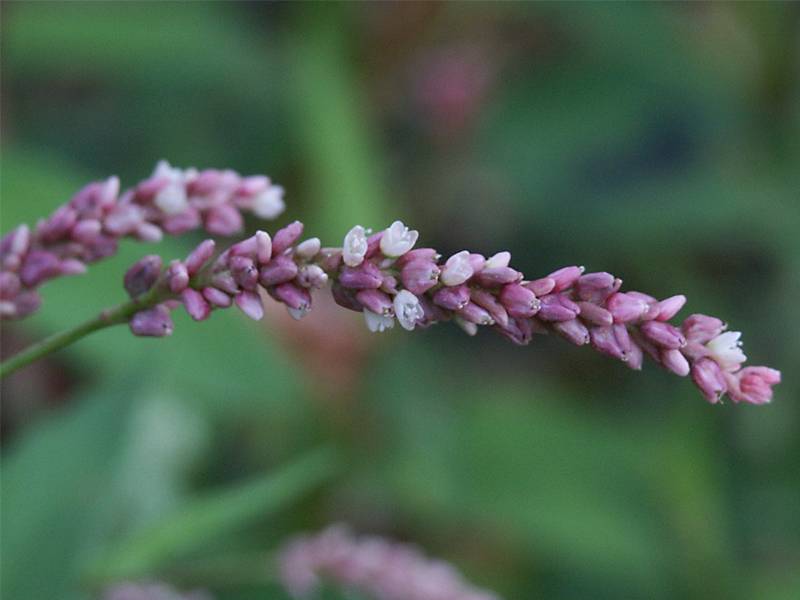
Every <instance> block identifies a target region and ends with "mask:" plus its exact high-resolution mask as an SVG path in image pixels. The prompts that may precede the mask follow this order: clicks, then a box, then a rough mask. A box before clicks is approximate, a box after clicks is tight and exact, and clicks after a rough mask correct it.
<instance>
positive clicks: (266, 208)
mask: <svg viewBox="0 0 800 600" xmlns="http://www.w3.org/2000/svg"><path fill="white" fill-rule="evenodd" d="M283 194H284V190H283V188H282V187H281V186H279V185H271V186H269V187H268V188H267V189H265V190H263V191H262V192H259V193H258V194H256V196H255V197H254V198H253V209H252V210H253V214H254V215H255V216H257V217H259V218H261V219H274V218H275V217H277V216H278V215H280V214H281V213H282V212H283V211H284V210H285V209H286V203H285V202H284V201H283Z"/></svg>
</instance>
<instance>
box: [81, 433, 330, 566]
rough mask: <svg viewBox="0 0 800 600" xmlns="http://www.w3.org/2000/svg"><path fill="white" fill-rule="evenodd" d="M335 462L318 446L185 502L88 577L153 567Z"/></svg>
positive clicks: (292, 492)
mask: <svg viewBox="0 0 800 600" xmlns="http://www.w3.org/2000/svg"><path fill="white" fill-rule="evenodd" d="M337 465H338V461H337V459H336V456H335V454H334V453H333V451H331V450H330V449H329V448H322V449H317V450H314V451H312V452H309V453H308V454H306V455H305V456H303V457H301V458H300V459H298V460H295V461H294V462H292V463H291V464H289V465H287V466H285V467H282V468H281V469H279V470H278V471H275V472H270V473H268V474H266V475H264V476H261V477H259V478H258V479H255V480H253V481H250V482H248V483H245V484H242V485H240V486H238V487H236V488H234V489H226V490H223V491H221V492H217V493H214V494H211V495H208V496H206V497H205V498H201V499H198V500H196V501H195V502H193V503H189V504H187V505H186V507H185V508H184V509H182V510H180V511H179V512H177V513H176V514H173V515H170V516H168V517H165V518H164V519H162V520H161V521H159V522H157V523H154V524H153V525H151V526H149V527H146V528H145V529H143V530H141V531H140V532H139V533H137V534H134V535H133V536H132V537H130V538H129V539H128V540H126V541H124V542H122V543H121V544H120V545H119V546H118V547H117V548H116V549H112V550H111V551H110V552H109V553H108V554H107V555H106V557H104V558H103V559H101V560H100V561H98V562H97V563H95V564H94V565H92V567H91V568H90V571H89V577H90V579H91V580H92V581H97V582H103V581H110V580H115V579H123V578H130V577H136V576H140V575H143V574H146V573H148V572H150V571H152V570H155V569H156V568H159V567H161V566H163V565H165V564H166V563H168V562H169V561H171V560H173V559H175V558H178V557H179V556H181V554H183V553H185V552H188V551H191V550H192V549H193V548H196V547H198V546H199V545H201V544H204V543H205V542H207V541H209V540H212V539H214V538H216V537H218V536H220V535H222V534H224V533H227V532H230V531H232V530H235V529H237V528H239V527H241V526H242V525H244V524H245V523H248V522H251V521H254V520H257V519H261V518H264V517H266V516H268V515H271V514H274V513H276V512H277V511H279V510H282V509H284V508H286V507H287V506H289V505H290V504H291V503H292V502H294V501H296V500H298V499H299V498H301V497H303V496H304V495H305V494H307V493H308V492H309V491H311V490H312V489H314V488H315V487H317V486H318V485H320V484H321V483H323V482H324V481H326V480H328V479H329V478H330V477H331V476H332V475H333V474H334V473H335V472H336V470H337Z"/></svg>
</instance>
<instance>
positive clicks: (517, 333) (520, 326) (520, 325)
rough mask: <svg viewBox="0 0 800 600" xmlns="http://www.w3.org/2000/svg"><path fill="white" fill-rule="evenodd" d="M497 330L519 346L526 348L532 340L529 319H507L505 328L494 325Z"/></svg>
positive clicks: (531, 328)
mask: <svg viewBox="0 0 800 600" xmlns="http://www.w3.org/2000/svg"><path fill="white" fill-rule="evenodd" d="M496 327H497V330H498V331H499V332H500V333H501V334H503V335H504V336H505V337H507V338H508V339H509V340H511V341H512V342H514V343H515V344H517V345H519V346H526V345H527V344H529V343H530V341H531V339H532V338H533V323H532V320H531V319H509V320H508V324H506V325H505V326H501V325H499V324H498V325H496Z"/></svg>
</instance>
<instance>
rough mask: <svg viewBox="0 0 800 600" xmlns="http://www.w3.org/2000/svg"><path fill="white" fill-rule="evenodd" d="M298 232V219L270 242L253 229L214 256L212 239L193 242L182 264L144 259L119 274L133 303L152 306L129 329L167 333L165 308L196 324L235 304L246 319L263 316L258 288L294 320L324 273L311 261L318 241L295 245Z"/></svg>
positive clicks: (321, 283)
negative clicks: (144, 300)
mask: <svg viewBox="0 0 800 600" xmlns="http://www.w3.org/2000/svg"><path fill="white" fill-rule="evenodd" d="M302 232H303V224H302V223H300V222H299V221H295V222H294V223H290V224H289V225H287V226H286V227H284V228H283V229H280V230H279V231H278V232H277V233H276V234H275V237H274V238H270V236H269V234H267V233H266V232H264V231H257V232H256V233H255V234H254V235H253V236H251V237H249V238H247V239H246V240H244V241H242V242H239V243H237V244H234V245H233V246H231V247H230V248H228V249H227V250H225V251H224V252H222V253H221V254H220V255H219V256H217V257H216V258H215V257H214V250H215V244H214V241H213V240H205V241H204V242H202V243H201V244H199V245H198V246H197V247H196V248H195V249H194V250H193V251H192V252H191V253H190V254H189V256H188V257H187V258H186V259H185V260H174V261H172V262H171V263H170V264H169V265H168V266H167V267H166V268H163V265H162V261H161V258H160V257H159V256H155V255H152V256H145V257H144V258H142V259H141V260H139V261H138V262H136V263H135V264H134V265H133V266H132V267H131V268H130V269H128V271H127V273H126V274H125V289H126V290H127V292H128V294H129V295H130V296H131V298H133V299H138V298H141V297H143V296H144V295H145V294H148V295H149V297H155V298H156V299H157V300H158V303H157V304H155V305H153V306H151V307H147V308H145V309H144V310H141V311H139V312H137V313H136V314H134V315H133V317H132V318H131V320H130V328H131V331H132V332H133V333H134V334H136V335H140V336H152V337H162V336H165V335H170V334H171V333H172V329H173V326H172V319H171V317H170V310H171V309H173V308H175V307H176V306H180V305H183V306H184V307H185V309H186V311H187V312H188V313H189V315H190V316H191V317H192V318H193V319H194V320H196V321H203V320H205V319H207V318H208V317H209V315H210V314H211V311H212V309H215V308H217V309H219V308H228V307H230V306H232V305H236V306H237V307H238V308H239V309H240V310H241V311H242V312H243V313H244V314H246V315H247V316H248V317H250V318H251V319H255V320H259V319H261V318H262V317H263V316H264V307H263V304H262V300H261V295H260V289H264V290H265V291H266V292H267V293H268V294H269V295H270V296H272V297H273V298H274V299H275V300H277V301H279V302H282V303H283V304H285V305H286V308H287V309H288V311H289V313H290V314H291V315H292V316H293V317H294V318H295V319H301V318H302V317H303V316H305V315H306V314H307V313H308V311H309V310H311V293H310V290H311V289H315V288H321V287H323V286H324V285H325V284H326V283H327V281H328V275H327V274H326V273H325V271H324V270H323V269H322V267H321V266H320V265H319V264H316V263H315V262H313V260H314V259H315V258H317V257H318V256H319V255H320V253H321V252H320V250H321V248H320V241H319V238H310V239H308V240H305V241H304V242H302V243H300V244H297V245H295V242H297V240H298V239H299V238H300V235H301V234H302Z"/></svg>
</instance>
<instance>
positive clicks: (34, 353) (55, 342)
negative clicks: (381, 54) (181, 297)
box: [0, 286, 163, 379]
mask: <svg viewBox="0 0 800 600" xmlns="http://www.w3.org/2000/svg"><path fill="white" fill-rule="evenodd" d="M157 287H158V286H155V287H154V288H153V289H152V290H151V291H150V292H148V293H147V294H144V295H143V296H140V297H138V298H135V299H133V300H129V301H128V302H124V303H122V304H119V305H117V306H114V307H112V308H107V309H105V310H103V311H102V312H101V313H100V314H99V315H97V316H96V317H94V318H92V319H89V320H88V321H84V322H83V323H81V324H80V325H76V326H75V327H72V328H70V329H67V330H65V331H61V332H59V333H55V334H53V335H51V336H50V337H47V338H45V339H43V340H42V341H40V342H36V343H35V344H32V345H30V346H28V347H27V348H25V349H24V350H22V351H20V352H18V353H17V354H15V355H14V356H12V357H11V358H9V359H8V360H5V361H3V362H2V363H0V379H2V378H3V377H5V376H6V375H10V374H11V373H13V372H14V371H16V370H17V369H21V368H22V367H24V366H26V365H28V364H30V363H32V362H34V361H36V360H39V359H40V358H43V357H45V356H47V355H48V354H51V353H52V352H55V351H56V350H60V349H61V348H64V347H65V346H69V345H70V344H72V343H74V342H77V341H78V340H80V339H81V338H84V337H86V336H87V335H89V334H90V333H93V332H95V331H99V330H101V329H105V328H106V327H111V326H113V325H119V324H121V323H127V322H128V320H129V319H130V318H131V316H133V314H134V313H137V312H139V311H140V310H144V309H147V308H150V307H152V306H155V305H156V304H158V302H160V301H162V300H163V297H162V294H161V293H160V292H161V291H162V290H160V289H156V288H157Z"/></svg>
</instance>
